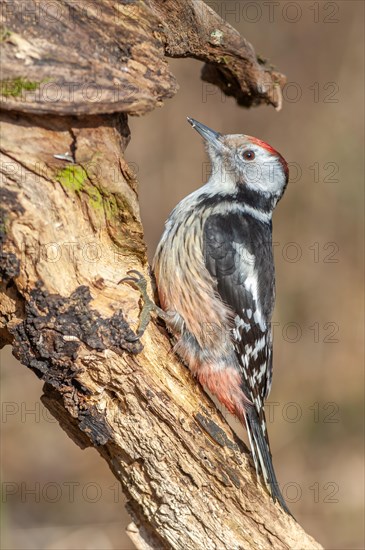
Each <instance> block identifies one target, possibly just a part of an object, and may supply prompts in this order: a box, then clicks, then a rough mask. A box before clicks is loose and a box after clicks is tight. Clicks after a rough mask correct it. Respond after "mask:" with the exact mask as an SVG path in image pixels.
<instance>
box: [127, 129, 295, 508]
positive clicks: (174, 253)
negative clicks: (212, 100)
mask: <svg viewBox="0 0 365 550" xmlns="http://www.w3.org/2000/svg"><path fill="white" fill-rule="evenodd" d="M188 121H189V122H190V124H191V125H192V126H193V128H195V129H196V130H197V131H198V132H199V134H200V135H201V136H202V137H203V138H204V140H205V143H206V147H207V150H208V153H209V156H210V159H211V163H212V175H211V177H210V179H209V181H208V182H207V183H206V184H205V185H203V186H202V187H201V188H199V189H198V190H197V191H194V192H193V193H191V194H190V195H189V196H187V197H186V198H184V199H183V200H182V201H181V202H180V203H179V204H178V205H177V206H176V207H175V209H174V210H173V211H172V213H171V214H170V216H169V218H168V220H167V222H166V226H165V231H164V233H163V235H162V238H161V241H160V243H159V244H158V247H157V251H156V254H155V258H154V262H153V269H154V273H155V277H156V284H157V289H158V295H159V299H160V303H161V306H162V308H163V312H161V310H160V313H159V314H160V315H161V316H163V318H164V319H165V320H166V322H167V325H168V326H169V328H170V329H171V330H172V331H173V333H174V334H175V337H176V342H177V343H176V346H175V349H176V351H177V353H178V354H179V355H180V356H181V358H182V359H183V360H184V362H185V363H186V364H187V365H188V366H189V368H190V370H191V372H192V373H193V375H195V376H196V377H197V378H198V380H199V381H200V383H201V384H203V385H204V386H205V387H206V388H207V389H208V390H209V391H210V392H211V393H212V394H214V395H215V396H216V397H217V398H218V400H219V401H220V402H221V403H222V404H223V405H225V406H226V407H227V409H228V411H230V412H231V413H232V414H234V415H236V416H237V417H238V418H239V419H240V421H241V422H242V423H243V424H244V425H245V427H246V429H247V433H248V437H249V441H250V446H251V450H252V455H253V460H254V464H255V467H256V471H257V474H258V475H261V476H262V478H263V480H264V483H265V485H266V486H267V488H268V490H269V491H270V493H271V495H272V498H273V500H274V501H276V500H277V501H278V502H279V503H280V504H281V506H282V507H283V508H284V509H285V510H286V511H287V512H288V513H290V512H289V510H288V509H287V507H286V504H285V501H284V498H283V496H282V494H281V491H280V489H279V486H278V482H277V480H276V476H275V472H274V468H273V463H272V458H271V452H270V446H269V439H268V434H267V427H266V420H265V409H264V401H265V399H266V398H267V396H268V395H269V392H270V387H271V378H272V331H271V316H272V311H273V306H274V301H275V274H274V262H273V253H272V213H273V210H274V208H275V206H276V204H277V202H278V201H279V200H280V198H281V197H282V195H283V193H284V191H285V188H286V186H287V183H288V166H287V163H286V162H285V160H284V158H283V157H282V156H281V155H280V154H279V153H278V152H277V151H275V150H274V149H273V148H272V147H271V146H270V145H268V144H267V143H265V142H263V141H261V140H259V139H257V138H254V137H250V136H247V135H222V134H220V133H218V132H215V131H213V130H211V129H210V128H208V127H207V126H205V125H204V124H201V123H200V122H197V121H196V120H194V119H191V118H188ZM132 280H134V282H138V280H137V279H136V278H132ZM146 299H147V297H146V296H145V300H146ZM145 324H146V323H144V326H145ZM143 328H144V327H143ZM142 332H143V331H141V332H140V334H141V333H142Z"/></svg>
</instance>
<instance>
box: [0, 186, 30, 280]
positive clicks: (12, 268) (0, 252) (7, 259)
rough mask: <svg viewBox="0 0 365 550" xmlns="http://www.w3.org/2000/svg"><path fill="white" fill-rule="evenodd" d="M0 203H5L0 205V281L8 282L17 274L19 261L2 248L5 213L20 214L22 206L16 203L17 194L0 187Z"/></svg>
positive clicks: (4, 237) (4, 235) (4, 232)
mask: <svg viewBox="0 0 365 550" xmlns="http://www.w3.org/2000/svg"><path fill="white" fill-rule="evenodd" d="M0 205H6V209H5V208H3V207H2V206H0V281H2V282H3V283H5V284H8V283H9V282H10V281H11V279H14V277H17V276H18V275H19V267H20V262H19V260H18V258H17V257H16V256H15V254H13V253H12V252H5V250H4V244H5V241H6V220H7V214H8V213H9V212H10V211H11V212H19V213H20V214H22V213H23V212H24V208H23V207H22V206H21V205H20V204H19V203H18V200H17V194H16V193H14V192H13V191H9V190H8V189H0Z"/></svg>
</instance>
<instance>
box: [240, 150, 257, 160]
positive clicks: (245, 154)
mask: <svg viewBox="0 0 365 550" xmlns="http://www.w3.org/2000/svg"><path fill="white" fill-rule="evenodd" d="M242 157H243V158H244V159H245V160H253V159H254V158H255V153H254V152H253V151H251V149H249V150H248V151H243V153H242Z"/></svg>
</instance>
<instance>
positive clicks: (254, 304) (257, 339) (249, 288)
mask: <svg viewBox="0 0 365 550" xmlns="http://www.w3.org/2000/svg"><path fill="white" fill-rule="evenodd" d="M204 260H205V265H206V267H207V269H208V271H209V273H210V274H211V276H212V277H213V279H214V280H215V281H216V283H217V291H218V294H219V295H220V297H221V299H222V300H223V301H224V302H225V303H226V304H227V305H228V306H229V307H230V309H231V310H232V311H233V313H234V314H235V323H234V324H233V325H232V327H231V328H232V333H233V342H234V346H235V351H236V354H237V358H238V361H239V364H240V366H241V369H242V374H243V377H242V388H243V390H244V392H245V394H246V395H247V397H248V398H249V399H250V400H251V401H252V403H253V404H254V405H255V408H256V410H257V411H258V412H259V414H260V410H261V409H262V408H263V400H264V399H265V398H266V397H267V395H268V393H269V391H270V386H271V376H272V337H271V327H270V321H271V313H272V308H273V304H274V267H273V258H272V244H271V225H269V224H265V223H262V222H260V221H258V220H256V219H255V218H252V217H251V216H249V215H248V214H247V215H246V214H239V213H237V214H232V213H230V214H229V215H228V214H227V215H223V214H216V215H212V216H210V217H209V218H208V220H207V221H206V223H205V225H204Z"/></svg>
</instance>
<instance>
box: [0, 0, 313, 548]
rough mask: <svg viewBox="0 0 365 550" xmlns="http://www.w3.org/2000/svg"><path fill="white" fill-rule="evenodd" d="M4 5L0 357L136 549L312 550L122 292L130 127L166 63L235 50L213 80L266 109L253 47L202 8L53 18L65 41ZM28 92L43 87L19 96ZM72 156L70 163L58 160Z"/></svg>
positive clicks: (141, 251) (133, 206)
mask: <svg viewBox="0 0 365 550" xmlns="http://www.w3.org/2000/svg"><path fill="white" fill-rule="evenodd" d="M4 4H5V8H6V9H4V10H3V14H5V21H3V22H2V25H3V27H2V34H1V36H2V41H3V46H5V47H4V57H3V61H4V64H2V75H1V80H2V82H1V84H2V88H1V92H2V94H3V95H2V106H3V107H4V109H3V112H2V117H1V118H2V120H1V136H2V139H1V160H0V168H1V177H2V183H1V212H0V213H1V215H2V223H1V227H0V239H1V257H0V273H1V287H0V292H1V294H0V296H1V301H0V322H1V324H0V336H1V340H2V343H3V344H4V343H11V345H12V346H13V350H14V354H15V355H16V357H18V358H19V359H20V361H21V362H22V363H23V364H24V365H26V366H27V367H29V368H30V369H32V370H33V371H34V372H35V374H36V375H37V376H39V377H40V378H41V379H42V380H44V382H45V385H44V395H43V397H42V401H43V403H44V404H45V405H46V406H47V407H48V408H49V410H50V411H51V412H52V414H54V416H55V417H56V418H57V419H58V421H59V423H60V425H61V426H62V428H63V429H64V430H66V431H67V433H68V434H69V435H70V437H71V438H72V439H73V440H74V441H75V442H76V443H77V444H78V445H80V447H82V448H84V447H86V446H94V447H95V448H96V449H97V450H98V451H99V453H100V454H101V456H102V457H103V458H104V459H105V460H106V461H107V462H108V464H109V466H110V468H111V470H112V471H113V473H114V475H115V476H116V478H117V479H118V480H119V481H120V482H121V485H122V487H123V490H124V492H125V494H126V495H127V498H128V509H129V511H130V513H131V516H132V519H133V523H132V524H131V526H130V528H129V533H130V536H131V538H132V540H133V541H134V542H135V544H136V545H137V546H138V547H139V548H156V549H157V548H176V549H180V548H181V549H183V548H184V549H196V548H203V547H204V548H209V549H210V548H212V549H213V548H214V549H221V548H230V549H235V548H236V549H238V548H245V549H246V548H247V549H256V548H257V549H259V548H262V549H267V548H298V549H305V548H308V549H311V550H312V549H314V548H320V545H319V544H318V543H316V542H315V541H314V540H313V539H312V538H311V537H309V536H308V535H307V534H305V533H304V531H303V530H302V529H301V528H300V527H299V525H298V524H297V523H296V522H295V521H294V520H293V519H292V518H290V517H288V516H286V515H285V514H284V513H283V512H282V510H281V509H280V508H279V507H278V506H276V505H274V504H273V503H272V501H271V499H270V497H269V496H268V495H267V493H266V492H265V491H264V489H263V488H262V487H261V486H260V484H258V482H257V480H256V476H255V474H254V471H253V468H252V463H251V461H250V458H249V454H248V452H247V449H246V448H245V447H244V445H243V444H242V443H241V442H240V441H239V440H238V439H237V437H236V436H235V435H234V433H233V432H232V430H231V429H230V427H229V426H228V425H227V423H226V421H225V420H224V418H223V417H222V416H221V415H220V413H219V412H218V411H217V410H216V409H215V407H214V405H213V404H212V402H211V401H210V400H209V398H208V397H207V396H206V394H205V393H204V391H203V390H202V388H200V387H199V386H198V385H197V384H196V383H195V382H194V381H193V380H192V379H191V376H190V374H189V372H188V371H187V369H186V368H185V367H184V366H183V365H181V363H180V362H179V361H178V360H177V359H176V357H175V356H174V355H173V353H172V347H171V343H170V340H169V338H168V335H167V333H166V331H165V329H164V327H163V326H161V325H159V324H158V323H156V322H153V323H151V325H150V326H149V328H148V329H147V331H146V334H145V335H144V337H143V339H142V342H132V341H131V339H130V337H131V335H133V330H135V328H136V326H137V324H138V315H139V306H138V302H139V294H138V292H136V291H134V290H133V289H131V287H129V286H127V285H119V284H118V282H119V280H120V279H121V278H122V277H123V276H124V275H125V273H126V271H127V270H128V269H131V268H135V269H139V270H140V271H142V272H144V273H145V274H147V273H148V271H147V267H148V266H147V259H146V251H145V245H144V242H143V231H142V226H141V222H140V216H139V207H138V187H137V182H136V180H135V178H134V176H133V174H132V173H131V171H130V169H129V168H128V165H127V164H126V161H125V160H124V152H125V149H126V147H127V144H128V141H129V137H130V136H129V129H128V122H127V113H129V114H143V113H145V112H147V111H149V110H151V109H153V108H155V107H156V106H157V105H159V104H160V103H161V101H163V100H164V99H166V98H168V97H170V96H172V95H173V94H174V93H175V92H176V83H175V80H174V77H173V76H172V75H171V74H170V72H169V70H168V66H167V64H166V59H165V58H164V48H166V51H167V53H168V54H169V55H194V56H196V57H199V58H204V56H206V58H204V59H205V60H206V61H207V62H208V63H210V64H212V66H214V67H215V69H214V70H216V69H217V65H219V66H220V64H221V63H220V61H219V58H220V56H221V55H222V51H224V47H225V44H227V55H228V56H231V57H230V58H232V56H233V57H234V55H235V54H234V52H233V50H234V47H235V46H234V43H233V42H234V40H236V44H237V48H238V50H237V52H236V59H235V62H234V63H233V62H232V63H228V64H227V67H228V68H226V69H225V70H224V71H223V72H220V77H219V78H220V79H223V81H224V80H225V79H226V82H227V83H228V82H229V78H230V77H232V78H235V81H236V83H237V87H236V88H235V94H236V97H237V99H238V100H239V101H241V102H242V97H246V98H247V101H248V102H249V101H251V102H252V103H255V102H261V101H269V97H268V96H266V97H265V94H262V92H260V91H259V89H260V86H261V84H260V79H259V78H258V77H257V75H258V74H259V73H255V71H253V70H252V71H251V72H249V71H248V72H247V73H246V69H245V62H244V61H243V66H242V67H241V68H240V63H239V59H243V58H245V59H246V58H247V59H248V60H249V63H251V65H252V67H253V66H254V64H255V63H254V62H255V56H254V54H253V52H252V47H251V46H249V48H248V49H249V51H250V52H251V53H250V55H248V54H246V53H245V44H247V43H245V41H244V40H243V39H239V38H238V37H237V33H236V31H233V30H232V31H229V29H228V30H227V26H226V24H225V23H223V22H219V21H218V20H217V19H216V16H213V15H212V14H211V13H210V12H209V17H208V19H207V20H206V21H205V19H204V18H203V19H196V13H197V12H198V11H199V10H200V13H204V10H206V7H204V5H202V4H201V2H197V1H191V2H185V3H183V2H176V1H174V0H171V1H167V0H166V1H165V2H162V1H161V2H149V3H144V2H130V1H128V2H112V1H111V0H109V1H104V2H93V3H92V4H90V5H89V9H88V11H87V12H86V11H85V9H84V10H82V9H81V8H80V6H82V5H83V4H77V3H71V2H67V1H62V2H59V6H60V7H61V8H62V9H64V8H67V9H69V10H70V11H72V14H73V17H74V18H75V19H74V26H72V25H71V23H70V22H69V21H67V22H64V23H62V24H61V23H59V22H57V28H56V27H54V25H53V26H52V22H50V21H48V20H47V19H44V20H42V21H41V22H40V24H39V25H38V26H37V28H35V23H37V21H34V19H32V17H25V16H24V14H23V13H20V12H19V10H18V11H17V9H18V6H19V5H20V3H15V4H14V3H10V2H4ZM37 4H38V9H41V8H42V7H44V6H45V5H46V4H47V2H38V3H37ZM71 4H72V6H73V7H71ZM48 5H50V4H48ZM11 6H13V7H14V6H15V9H13V11H12V10H11V9H10V8H11ZM95 10H96V11H97V12H98V13H99V16H98V17H96V16H95ZM178 10H180V11H179V13H180V25H179V26H176V34H175V39H174V41H172V37H171V30H169V29H171V28H172V27H171V25H172V24H174V20H173V19H172V18H173V14H174V13H175V14H176V13H178ZM186 10H193V11H191V14H192V15H191V17H192V18H193V20H194V21H195V22H194V25H195V26H194V25H193V26H192V27H191V30H190V31H189V32H190V33H194V32H195V33H197V35H198V34H199V32H200V38H201V43H200V46H199V44H198V43H195V42H194V37H193V36H190V35H189V41H186V40H185V42H184V44H185V45H184V44H180V45H178V41H177V36H178V34H179V33H180V34H179V35H180V36H181V37H182V38H183V36H184V33H185V32H187V30H186V29H187V27H189V28H190V25H191V18H189V17H188V16H187V12H186ZM152 11H153V13H152ZM115 14H118V18H117V19H115ZM194 14H195V15H194ZM210 18H215V20H214V25H215V26H217V25H219V24H220V25H221V26H222V28H224V29H225V30H224V32H225V33H228V34H229V32H232V33H233V34H232V36H233V37H234V40H233V38H231V39H230V40H232V41H233V42H229V40H228V39H225V41H224V42H222V43H221V44H220V45H219V47H218V49H217V55H218V57H217V58H215V57H214V52H215V50H214V47H216V46H214V47H212V45H210V46H208V45H207V44H208V43H207V41H206V40H205V38H204V37H205V36H211V32H212V31H211V26H210V24H211V23H210V22H209V21H211V19H210ZM184 19H186V27H185V30H184V25H183V21H184ZM205 24H207V25H208V27H205V26H204V25H205ZM199 29H200V31H199ZM206 29H207V30H206ZM207 33H208V34H207ZM202 37H203V38H202ZM226 40H227V42H226ZM240 41H241V42H240ZM208 42H209V40H208ZM189 44H190V46H189ZM204 45H205V46H204ZM192 46H194V51H193V48H192ZM203 47H205V48H206V53H205V54H204V55H203V54H200V53H199V55H198V54H197V50H198V49H199V48H203ZM247 47H248V46H247ZM189 48H190V49H189ZM240 48H241V49H240ZM241 50H242V51H241ZM184 52H185V53H184ZM232 52H233V54H232ZM208 66H209V65H208ZM123 67H124V68H128V70H127V71H126V70H122V69H123ZM234 71H236V73H235V72H234ZM240 71H241V80H240V78H239V77H237V74H239V73H240ZM49 75H52V78H53V79H54V82H55V83H57V85H58V86H60V87H61V89H64V87H67V86H66V84H67V81H68V80H69V79H71V78H73V79H74V82H76V83H78V85H81V84H82V83H83V82H87V81H88V78H91V77H92V78H94V80H95V82H97V85H98V86H99V87H100V90H102V92H103V93H102V95H101V98H99V99H98V100H97V101H94V102H91V101H85V98H84V97H83V95H82V92H81V91H80V88H78V87H77V86H76V88H75V96H74V97H73V100H72V101H70V99H69V98H68V97H67V96H65V98H63V99H61V100H60V101H53V102H49V101H48V102H47V101H46V99H45V95H44V94H43V93H39V94H38V95H35V94H34V92H35V91H36V90H38V91H39V92H40V91H41V90H42V89H43V88H42V86H45V85H46V84H47V81H46V79H47V78H49ZM230 75H231V76H230ZM234 75H236V76H234ZM114 78H115V79H116V82H117V84H115V81H114ZM255 78H256V81H255ZM248 81H250V82H251V84H250V85H248V84H247V82H248ZM27 82H28V84H26V83H27ZM31 82H33V83H34V82H36V83H41V84H40V85H39V86H38V85H37V86H38V87H37V88H36V89H33V90H30V89H28V91H27V88H29V87H31V86H30V84H29V83H31ZM136 82H137V85H136V87H135V88H133V90H135V93H134V94H132V97H131V96H130V93H129V92H130V90H131V89H132V88H130V86H132V85H133V86H134V85H135V83H136ZM255 83H256V84H255ZM255 85H256V90H257V93H255ZM114 86H116V87H117V89H118V90H119V91H120V92H121V95H120V96H118V97H117V99H115V96H113V93H114V89H115V88H114ZM227 86H228V84H227ZM223 89H224V86H223ZM248 91H249V93H248ZM32 94H33V95H32ZM249 98H251V99H249ZM270 101H271V102H272V103H275V102H274V100H270ZM112 111H118V112H119V114H108V113H110V112H112ZM60 115H63V116H60ZM75 115H78V116H75ZM66 152H67V153H68V154H69V158H71V159H72V160H73V162H67V161H64V160H59V159H56V158H54V155H58V154H65V153H66Z"/></svg>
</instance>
